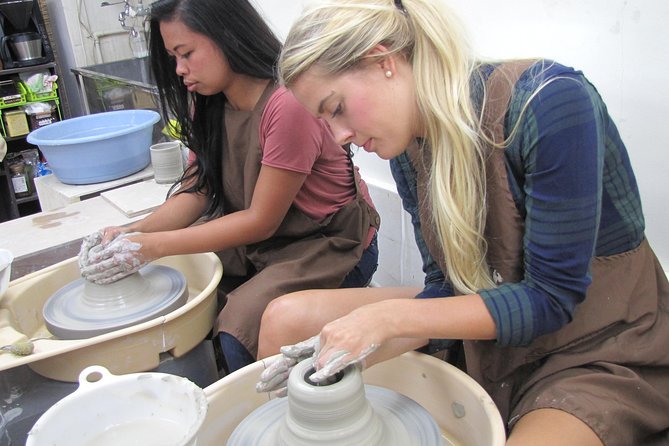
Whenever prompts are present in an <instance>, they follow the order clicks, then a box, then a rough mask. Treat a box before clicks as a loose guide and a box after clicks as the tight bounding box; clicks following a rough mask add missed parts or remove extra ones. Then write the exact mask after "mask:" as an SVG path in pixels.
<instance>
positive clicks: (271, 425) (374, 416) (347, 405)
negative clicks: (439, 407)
mask: <svg viewBox="0 0 669 446" xmlns="http://www.w3.org/2000/svg"><path fill="white" fill-rule="evenodd" d="M313 371H314V370H313V367H312V365H311V360H310V359H307V360H305V361H302V362H300V363H299V364H297V365H296V366H295V367H294V368H293V370H292V371H291V373H290V376H289V379H288V396H287V397H285V398H275V399H273V400H271V401H269V402H268V403H265V404H263V405H262V406H260V407H258V408H257V409H256V410H254V411H253V412H251V413H250V414H249V415H248V416H247V417H246V418H245V419H244V420H243V421H242V422H241V423H240V424H239V425H238V426H237V428H236V429H235V430H234V431H233V432H232V435H231V436H230V438H229V439H228V443H227V446H270V445H287V444H289V445H292V446H313V445H328V446H335V445H337V446H338V445H341V444H355V445H361V446H363V445H364V446H381V445H383V446H405V445H416V446H442V445H443V444H444V441H443V437H442V435H441V431H440V430H439V426H438V425H437V423H436V421H435V420H434V418H433V417H432V416H431V415H430V413H429V412H428V411H427V410H426V409H425V408H424V407H422V406H421V405H420V404H418V403H417V402H415V401H414V400H412V399H411V398H409V397H407V396H405V395H402V394H401V393H398V392H395V391H393V390H390V389H386V388H383V387H377V386H372V385H368V384H367V385H366V384H363V381H362V376H361V374H360V371H359V370H358V369H357V368H356V367H349V368H347V369H346V370H345V371H344V373H343V375H342V376H340V377H339V378H340V379H339V380H338V381H337V382H335V383H333V384H328V385H316V384H314V383H312V382H311V381H310V380H308V376H309V375H311V374H312V373H313Z"/></svg>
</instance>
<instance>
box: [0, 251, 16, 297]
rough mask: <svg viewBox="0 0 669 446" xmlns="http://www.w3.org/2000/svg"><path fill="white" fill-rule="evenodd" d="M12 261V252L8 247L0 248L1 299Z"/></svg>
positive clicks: (5, 288)
mask: <svg viewBox="0 0 669 446" xmlns="http://www.w3.org/2000/svg"><path fill="white" fill-rule="evenodd" d="M13 261H14V254H12V252H11V251H10V250H8V249H2V248H0V299H2V296H4V294H5V291H7V287H8V286H9V278H10V276H11V273H12V262H13Z"/></svg>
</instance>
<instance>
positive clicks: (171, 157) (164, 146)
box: [150, 141, 184, 184]
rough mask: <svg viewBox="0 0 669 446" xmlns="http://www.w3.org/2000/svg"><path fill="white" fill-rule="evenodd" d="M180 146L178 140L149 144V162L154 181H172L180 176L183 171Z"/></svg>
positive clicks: (160, 182) (161, 182)
mask: <svg viewBox="0 0 669 446" xmlns="http://www.w3.org/2000/svg"><path fill="white" fill-rule="evenodd" d="M182 147H183V146H182V144H181V142H180V141H169V142H162V143H159V144H153V145H152V146H151V148H150V151H151V164H152V165H153V176H154V178H155V180H156V183H159V184H164V183H174V182H176V181H177V180H179V178H181V175H182V174H183V171H184V162H183V156H182Z"/></svg>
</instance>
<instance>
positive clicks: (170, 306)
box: [42, 264, 188, 339]
mask: <svg viewBox="0 0 669 446" xmlns="http://www.w3.org/2000/svg"><path fill="white" fill-rule="evenodd" d="M187 299H188V287H187V284H186V278H185V276H184V275H183V274H182V273H181V272H179V271H177V270H176V269H173V268H170V267H168V266H164V265H153V264H150V265H146V266H145V267H144V268H142V269H141V270H139V271H138V272H136V273H134V274H132V275H130V276H128V277H126V278H124V279H122V280H119V281H117V282H114V283H111V284H108V285H96V284H94V283H91V282H89V281H87V280H84V279H77V280H75V281H73V282H71V283H69V284H68V285H66V286H64V287H63V288H61V289H59V290H58V291H56V293H54V294H53V295H52V296H51V297H50V298H49V299H48V300H47V301H46V304H45V305H44V308H43V310H42V315H43V317H44V323H45V325H46V327H47V329H48V330H49V332H51V333H53V334H54V335H55V336H56V337H58V338H60V339H85V338H89V337H93V336H97V335H101V334H104V333H109V332H111V331H114V330H118V329H121V328H124V327H129V326H131V325H135V324H138V323H140V322H144V321H147V320H150V319H153V318H155V317H158V316H162V315H164V314H167V313H169V312H171V311H173V310H175V309H177V308H179V307H180V306H182V305H183V304H184V303H185V302H186V300H187Z"/></svg>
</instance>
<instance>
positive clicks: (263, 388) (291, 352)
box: [256, 334, 379, 397]
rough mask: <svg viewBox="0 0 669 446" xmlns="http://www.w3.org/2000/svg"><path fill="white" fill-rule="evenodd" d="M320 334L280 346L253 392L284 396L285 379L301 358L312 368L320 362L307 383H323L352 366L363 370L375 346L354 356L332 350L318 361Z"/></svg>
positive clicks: (285, 389)
mask: <svg viewBox="0 0 669 446" xmlns="http://www.w3.org/2000/svg"><path fill="white" fill-rule="evenodd" d="M320 337H321V335H320V334H319V335H316V336H313V337H311V338H309V339H307V340H305V341H302V342H299V343H297V344H295V345H288V346H284V347H281V356H280V357H279V358H277V359H276V360H274V361H273V362H272V363H270V364H269V366H267V368H266V369H265V370H264V371H263V372H262V374H261V375H260V381H258V383H256V391H257V392H272V391H275V392H276V395H277V396H279V397H283V396H286V395H287V388H286V386H287V383H288V376H289V375H290V372H291V370H292V369H293V367H295V365H296V364H297V363H299V362H301V361H303V360H305V359H308V358H312V360H313V362H314V367H317V364H318V363H319V362H323V366H322V367H318V368H317V371H316V372H315V373H313V374H311V375H310V376H309V379H310V380H311V381H314V382H317V383H323V382H327V381H328V380H329V379H330V378H331V377H333V376H334V375H336V374H337V373H339V372H340V371H342V370H344V369H345V368H346V367H348V366H356V367H358V368H359V369H360V370H362V369H364V368H365V358H366V357H367V356H369V355H370V354H372V353H373V352H374V351H376V349H377V348H378V347H379V346H378V345H377V344H372V345H370V346H369V347H367V348H366V349H364V350H363V351H362V352H361V353H360V354H358V355H352V354H351V353H350V352H348V351H346V350H339V349H334V350H333V352H332V354H330V355H328V357H327V359H325V358H322V352H321V350H320Z"/></svg>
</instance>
